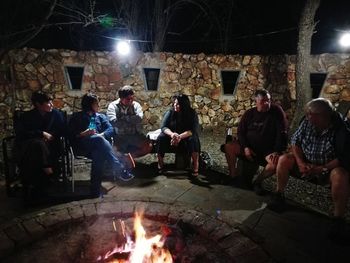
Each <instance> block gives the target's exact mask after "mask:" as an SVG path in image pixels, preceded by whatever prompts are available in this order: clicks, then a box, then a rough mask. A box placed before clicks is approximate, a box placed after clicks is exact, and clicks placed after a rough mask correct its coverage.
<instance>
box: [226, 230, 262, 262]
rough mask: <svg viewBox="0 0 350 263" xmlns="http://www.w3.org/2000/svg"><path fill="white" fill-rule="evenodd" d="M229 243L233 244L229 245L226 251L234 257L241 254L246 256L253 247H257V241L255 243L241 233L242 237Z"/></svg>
mask: <svg viewBox="0 0 350 263" xmlns="http://www.w3.org/2000/svg"><path fill="white" fill-rule="evenodd" d="M229 245H231V246H229V247H228V248H227V249H226V250H225V251H226V252H227V253H228V254H230V255H231V256H232V257H236V256H239V255H243V256H244V255H245V254H246V253H248V252H249V251H250V250H251V249H254V248H256V247H257V245H256V244H255V243H253V242H252V241H251V240H250V239H248V238H246V237H244V236H243V235H241V236H240V238H237V239H236V242H231V243H230V244H229Z"/></svg>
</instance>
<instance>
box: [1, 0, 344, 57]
mask: <svg viewBox="0 0 350 263" xmlns="http://www.w3.org/2000/svg"><path fill="white" fill-rule="evenodd" d="M81 1H83V0H81ZM129 1H139V0H129ZM176 1H178V0H174V1H171V2H176ZM203 1H204V0H203ZM1 2H2V3H1V5H2V9H1V13H2V14H1V18H0V19H1V21H0V22H1V24H0V27H2V28H3V29H2V35H5V32H6V34H8V32H11V30H12V31H14V32H18V31H20V30H22V28H23V27H24V28H25V27H28V26H30V25H31V23H32V24H33V25H37V24H39V22H40V20H39V18H41V17H43V14H44V11H45V10H46V9H47V7H48V6H49V2H48V1H44V2H43V1H42V0H41V1H40V0H31V1H24V0H11V1H8V0H2V1H1ZM64 2H65V1H63V3H64ZM68 2H69V1H68ZM83 2H88V1H85V0H84V1H83ZM112 2H113V1H107V0H104V1H103V0H97V1H96V6H95V7H96V10H98V13H99V14H108V15H110V16H111V17H116V16H118V15H120V14H117V11H118V10H116V8H115V5H114V4H113V3H112ZM141 2H142V1H140V3H141ZM146 2H148V3H150V5H149V6H151V7H150V8H152V2H153V1H152V0H144V3H146ZM304 2H305V1H304V0H237V1H233V0H232V1H230V0H227V1H224V0H217V1H214V0H212V1H209V2H208V3H209V4H208V5H209V6H210V8H209V11H210V15H209V14H208V15H207V16H205V15H203V16H200V18H199V19H198V18H197V20H195V19H196V17H197V15H198V13H199V9H198V8H195V7H194V6H193V5H187V6H186V5H184V6H183V7H182V8H181V9H179V10H177V11H176V12H174V15H173V17H172V19H171V20H170V23H169V27H168V29H167V34H166V42H165V45H164V48H163V51H169V52H182V53H200V52H205V53H230V54H236V53H237V54H295V53H296V46H297V39H298V20H299V17H300V14H301V11H302V8H303V5H304ZM349 2H350V1H345V0H338V1H337V0H333V1H331V0H321V5H320V7H319V9H318V11H317V14H316V17H315V21H318V23H317V26H316V28H315V34H314V36H313V40H312V53H324V52H331V53H334V52H342V51H346V50H344V49H341V48H340V47H339V45H338V42H337V41H338V38H339V35H340V33H342V32H343V31H345V30H346V29H350V3H349ZM141 8H142V7H141ZM230 8H231V9H230ZM229 10H231V16H230V18H228V15H227V14H228V11H229ZM58 11H59V12H61V13H62V12H66V11H65V10H59V9H58ZM141 11H144V12H140V15H139V17H138V18H139V20H140V21H141V23H140V26H139V27H140V28H139V31H140V32H142V30H149V29H147V26H148V28H149V27H150V25H151V23H152V19H153V17H152V16H151V15H149V14H150V13H149V10H141ZM209 11H208V13H209ZM65 19H66V18H63V17H62V16H59V15H58V16H52V17H51V18H50V20H49V22H50V23H51V24H55V23H62V22H64V21H66V20H65ZM73 20H74V18H72V20H71V21H73ZM191 25H193V27H192V26H191ZM142 27H145V28H144V29H143V28H142ZM151 27H152V26H151ZM224 27H225V28H224ZM11 28H13V29H11ZM153 30H154V28H153ZM126 34H127V30H125V29H123V28H112V27H111V28H108V27H101V25H91V26H81V25H75V24H70V25H59V26H55V25H53V26H50V27H46V28H45V29H43V30H42V31H41V33H40V34H38V35H37V36H36V37H35V38H33V39H32V40H31V41H29V42H28V43H26V44H25V46H28V47H34V48H68V49H73V50H113V49H114V44H115V40H113V39H112V38H115V37H118V36H123V35H126ZM131 37H132V39H133V40H135V41H134V42H133V43H134V45H136V46H137V48H138V49H141V50H142V51H146V52H147V51H152V38H153V35H152V32H150V33H149V34H145V35H142V36H141V35H132V36H131ZM11 41H14V40H11V39H6V41H2V42H1V44H2V45H5V44H6V45H11ZM4 43H5V44H4ZM224 43H226V44H225V45H224Z"/></svg>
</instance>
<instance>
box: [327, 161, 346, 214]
mask: <svg viewBox="0 0 350 263" xmlns="http://www.w3.org/2000/svg"><path fill="white" fill-rule="evenodd" d="M330 180H331V184H332V189H331V191H332V199H333V202H334V216H335V217H342V216H343V215H344V214H345V212H346V204H347V201H348V197H349V174H348V172H347V171H345V169H343V168H341V167H337V168H335V169H333V170H332V172H331V176H330Z"/></svg>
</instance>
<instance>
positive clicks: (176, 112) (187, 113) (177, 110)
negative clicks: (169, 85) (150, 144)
mask: <svg viewBox="0 0 350 263" xmlns="http://www.w3.org/2000/svg"><path fill="white" fill-rule="evenodd" d="M198 129H199V122H198V116H197V113H196V112H195V110H194V109H193V108H192V107H191V103H190V100H189V98H188V96H187V95H184V94H179V95H175V96H174V97H173V106H172V108H171V109H170V110H168V111H167V112H166V113H165V115H164V117H163V121H162V125H161V130H162V132H161V134H160V135H159V136H158V139H157V145H158V151H157V153H158V170H159V172H160V173H162V171H163V169H164V160H163V159H164V155H165V153H166V152H169V151H170V152H172V151H174V150H175V151H177V150H178V149H179V148H181V150H184V151H187V152H188V153H189V154H190V155H191V158H192V164H193V167H192V176H198V168H199V152H200V142H199V137H198Z"/></svg>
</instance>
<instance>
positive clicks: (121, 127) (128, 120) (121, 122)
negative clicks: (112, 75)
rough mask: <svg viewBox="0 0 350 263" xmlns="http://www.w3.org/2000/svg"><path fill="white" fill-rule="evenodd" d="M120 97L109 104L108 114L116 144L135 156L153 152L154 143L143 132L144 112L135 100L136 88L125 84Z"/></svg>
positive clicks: (118, 149)
mask: <svg viewBox="0 0 350 263" xmlns="http://www.w3.org/2000/svg"><path fill="white" fill-rule="evenodd" d="M118 95H119V99H117V100H115V101H113V102H111V103H110V104H109V105H108V109H107V116H108V119H109V121H110V122H111V123H112V125H113V127H114V129H115V133H116V135H115V138H114V139H115V140H114V143H115V146H116V148H117V151H118V152H122V153H130V154H131V155H132V157H133V158H136V157H141V156H144V155H146V154H148V153H150V152H151V150H152V145H151V144H150V142H149V140H148V139H147V138H146V136H145V135H144V134H143V133H142V123H141V122H142V118H143V112H142V107H141V105H140V104H139V103H138V102H136V101H134V90H133V88H132V87H131V86H124V87H122V88H120V89H119V90H118Z"/></svg>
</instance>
